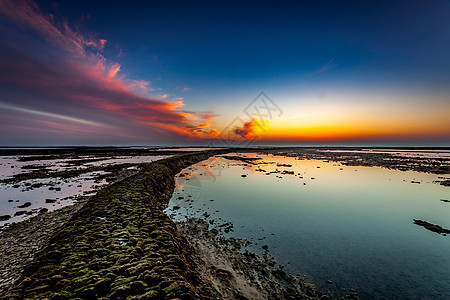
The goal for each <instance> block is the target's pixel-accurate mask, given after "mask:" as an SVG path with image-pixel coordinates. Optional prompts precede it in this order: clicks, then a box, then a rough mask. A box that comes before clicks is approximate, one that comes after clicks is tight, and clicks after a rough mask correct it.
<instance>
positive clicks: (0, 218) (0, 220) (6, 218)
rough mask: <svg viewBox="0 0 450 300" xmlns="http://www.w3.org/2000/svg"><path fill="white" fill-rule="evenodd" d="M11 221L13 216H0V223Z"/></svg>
mask: <svg viewBox="0 0 450 300" xmlns="http://www.w3.org/2000/svg"><path fill="white" fill-rule="evenodd" d="M9 219H11V216H10V215H3V216H0V222H2V221H8V220H9Z"/></svg>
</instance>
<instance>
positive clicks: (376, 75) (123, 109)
mask: <svg viewBox="0 0 450 300" xmlns="http://www.w3.org/2000/svg"><path fill="white" fill-rule="evenodd" d="M241 2H242V1H236V2H234V1H222V2H220V3H219V2H218V3H216V2H215V1H185V2H174V1H111V0H110V1H92V0H90V1H84V0H79V1H22V0H0V35H1V40H0V141H1V142H0V145H1V146H45V145H53V146H57V145H118V146H119V145H217V146H220V145H223V143H225V144H228V145H233V143H235V142H236V141H242V140H243V141H249V140H251V141H252V143H254V144H255V145H299V146H302V145H367V146H369V145H373V146H378V145H388V146H395V145H398V146H406V145H410V146H425V145H429V146H450V17H449V16H450V1H447V0H435V1H371V2H369V1H295V4H294V1H292V3H290V2H285V1H270V2H263V1H254V2H253V1H247V2H245V4H244V3H241ZM261 92H263V94H261ZM236 143H237V142H236Z"/></svg>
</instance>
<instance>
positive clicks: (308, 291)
mask: <svg viewBox="0 0 450 300" xmlns="http://www.w3.org/2000/svg"><path fill="white" fill-rule="evenodd" d="M177 230H178V232H179V234H180V235H181V236H183V237H184V238H186V239H187V240H188V241H189V247H190V253H191V254H192V255H193V257H194V260H195V262H196V263H197V266H198V269H199V274H200V277H201V278H202V280H204V281H206V282H210V283H212V285H213V287H214V289H213V295H214V298H216V299H328V297H327V296H326V295H323V294H322V293H321V292H319V291H317V290H316V289H315V288H314V286H313V285H311V284H309V283H306V282H305V281H304V278H303V277H301V278H298V277H296V276H292V275H290V274H286V273H285V272H284V271H283V270H282V269H281V268H279V267H277V266H276V263H275V261H274V260H273V258H272V257H271V256H270V255H269V254H268V252H266V254H265V255H264V256H260V255H256V254H254V253H252V252H249V251H248V250H246V251H244V252H242V251H241V249H242V248H244V247H245V246H246V245H247V243H248V241H246V240H240V239H235V238H228V239H226V238H224V237H223V236H222V235H220V234H219V232H218V230H216V229H212V230H209V223H208V222H206V221H205V220H202V219H199V218H192V219H189V220H188V221H186V222H180V223H177Z"/></svg>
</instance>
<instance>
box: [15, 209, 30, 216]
mask: <svg viewBox="0 0 450 300" xmlns="http://www.w3.org/2000/svg"><path fill="white" fill-rule="evenodd" d="M26 213H27V211H26V210H19V211H16V213H15V214H14V217H17V216H22V215H25V214H26Z"/></svg>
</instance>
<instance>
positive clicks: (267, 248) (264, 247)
mask: <svg viewBox="0 0 450 300" xmlns="http://www.w3.org/2000/svg"><path fill="white" fill-rule="evenodd" d="M261 248H263V249H264V250H265V251H268V250H269V246H267V245H264V246H262V247H261Z"/></svg>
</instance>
